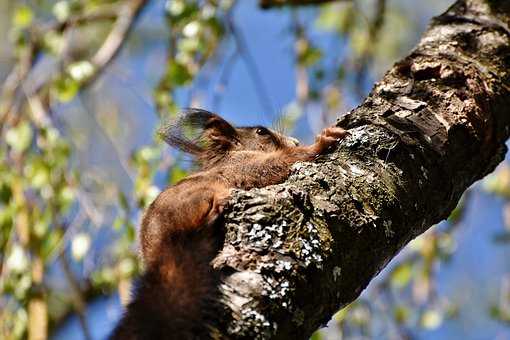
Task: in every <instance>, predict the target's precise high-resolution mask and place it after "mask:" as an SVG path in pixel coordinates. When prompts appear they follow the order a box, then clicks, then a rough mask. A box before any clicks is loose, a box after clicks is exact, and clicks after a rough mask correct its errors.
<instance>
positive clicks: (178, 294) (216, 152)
mask: <svg viewBox="0 0 510 340" xmlns="http://www.w3.org/2000/svg"><path fill="white" fill-rule="evenodd" d="M188 128H191V129H193V128H195V129H197V128H198V129H199V130H200V134H199V136H198V138H195V139H192V138H190V137H187V136H185V132H186V131H184V130H185V129H188ZM188 132H189V131H188ZM346 133H347V132H346V131H345V130H343V129H341V128H336V127H331V128H328V129H325V130H324V131H323V132H322V133H321V134H320V135H319V136H318V137H317V139H316V142H315V143H314V144H312V145H310V146H298V144H297V141H296V140H294V139H292V138H289V137H286V136H283V135H281V134H278V133H276V132H274V131H272V130H269V129H266V128H264V127H260V126H258V127H237V128H235V127H233V126H232V125H230V124H229V123H228V122H226V121H225V120H223V119H222V118H221V117H219V116H217V115H215V114H212V113H210V112H207V111H204V110H198V109H189V110H187V111H185V112H184V114H183V116H182V118H181V119H180V120H178V121H177V123H174V124H171V125H169V126H167V127H166V128H164V129H163V130H162V136H163V138H164V139H165V141H167V143H169V144H170V145H172V146H175V147H177V148H179V149H181V150H183V151H185V152H188V153H190V154H192V155H194V156H195V158H196V160H197V162H198V164H199V166H200V170H199V171H198V172H196V173H194V174H192V175H190V176H189V177H187V178H185V179H183V180H182V181H180V182H179V183H177V184H176V185H175V186H173V187H169V188H167V189H166V190H165V191H163V192H162V193H161V194H160V195H159V196H158V197H157V198H156V199H155V200H154V202H152V204H151V205H150V206H149V208H148V209H147V211H146V213H145V216H144V218H143V222H142V228H141V235H140V240H141V247H142V258H143V261H144V262H145V265H146V271H145V273H144V274H143V275H142V277H141V278H140V282H139V284H138V287H137V288H136V290H135V294H134V299H133V301H132V302H131V303H130V304H129V305H128V306H127V310H126V313H125V315H124V317H123V319H122V320H121V321H120V322H119V324H118V325H117V327H116V329H115V330H114V332H113V334H112V336H111V338H112V339H209V338H211V335H210V334H211V329H214V327H215V323H216V319H215V317H216V316H217V315H218V314H219V313H218V308H219V304H218V303H217V301H218V299H219V292H218V290H217V287H218V284H219V277H218V273H217V272H215V271H214V270H213V269H212V267H211V266H210V261H211V260H212V259H213V258H214V256H215V255H216V254H217V252H218V251H219V249H220V247H221V245H222V241H223V232H222V230H221V228H219V225H220V223H218V220H219V218H220V217H221V212H222V208H223V206H224V204H225V202H226V201H227V199H228V197H229V193H230V190H231V189H232V188H240V189H245V190H249V189H251V188H260V187H264V186H267V185H271V184H277V183H281V182H283V181H284V180H285V179H286V178H287V177H288V175H289V172H290V167H291V165H292V164H294V163H296V162H298V161H309V160H312V159H313V158H315V157H316V156H317V155H319V154H321V153H323V152H324V151H325V150H327V149H328V148H329V147H330V146H331V145H332V144H333V143H335V142H336V141H337V140H338V139H340V138H343V137H344V136H345V135H346Z"/></svg>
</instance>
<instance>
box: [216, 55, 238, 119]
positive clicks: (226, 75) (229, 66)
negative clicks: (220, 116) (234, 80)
mask: <svg viewBox="0 0 510 340" xmlns="http://www.w3.org/2000/svg"><path fill="white" fill-rule="evenodd" d="M237 58H239V50H238V49H237V48H236V49H235V51H234V52H232V54H231V55H230V56H229V57H228V59H227V60H226V61H225V65H224V66H223V70H222V72H221V74H220V79H219V80H218V84H217V85H216V87H215V89H214V93H213V98H212V108H213V110H214V111H216V112H218V111H219V110H220V105H221V101H222V99H223V93H224V92H225V90H226V89H227V88H228V83H229V81H230V76H231V74H232V70H233V69H234V65H235V64H236V62H237Z"/></svg>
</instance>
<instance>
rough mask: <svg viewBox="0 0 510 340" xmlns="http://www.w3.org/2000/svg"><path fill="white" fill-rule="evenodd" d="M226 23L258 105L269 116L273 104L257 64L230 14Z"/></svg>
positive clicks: (271, 112) (272, 111)
mask: <svg viewBox="0 0 510 340" xmlns="http://www.w3.org/2000/svg"><path fill="white" fill-rule="evenodd" d="M225 20H226V23H227V26H228V29H229V30H230V33H231V34H232V37H233V38H234V42H235V44H236V48H237V51H238V53H239V55H240V56H241V58H242V59H243V61H244V63H245V65H246V69H247V71H248V73H249V74H250V78H251V80H252V81H253V85H254V86H255V91H256V92H257V95H258V97H259V100H260V104H261V105H262V108H263V109H264V110H265V111H266V112H267V113H269V114H271V115H272V114H274V109H273V104H272V103H271V98H270V97H269V93H268V91H267V90H266V87H265V85H264V81H263V79H262V77H261V75H260V72H259V70H258V67H257V63H256V62H255V59H254V58H253V56H252V55H251V53H250V51H249V49H248V44H247V43H246V40H245V39H244V37H243V35H242V33H241V31H239V30H238V29H237V27H236V26H235V23H234V20H233V18H232V16H231V12H229V13H227V15H226V19H225Z"/></svg>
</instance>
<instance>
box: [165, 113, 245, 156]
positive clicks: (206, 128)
mask: <svg viewBox="0 0 510 340" xmlns="http://www.w3.org/2000/svg"><path fill="white" fill-rule="evenodd" d="M159 135H160V136H161V137H162V138H163V140H164V141H165V142H167V143H168V144H169V145H170V146H173V147H176V148H178V149H180V150H182V151H184V152H187V153H190V154H193V155H199V154H200V153H202V152H204V151H205V149H206V148H208V147H213V148H214V147H221V148H222V149H228V148H230V147H231V146H233V145H234V144H235V143H237V141H238V135H237V132H236V129H235V128H234V127H233V126H232V125H230V124H229V123H228V122H227V121H226V120H224V119H223V118H221V117H220V116H218V115H217V114H214V113H212V112H209V111H206V110H202V109H194V108H189V109H185V110H183V111H182V112H181V114H180V116H179V118H178V119H176V120H175V121H174V122H171V123H169V124H167V125H165V126H163V127H162V128H160V129H159ZM203 144H205V145H203Z"/></svg>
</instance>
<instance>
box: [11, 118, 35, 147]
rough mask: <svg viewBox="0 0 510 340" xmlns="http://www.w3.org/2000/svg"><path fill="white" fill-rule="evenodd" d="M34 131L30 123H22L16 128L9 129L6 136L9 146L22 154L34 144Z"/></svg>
mask: <svg viewBox="0 0 510 340" xmlns="http://www.w3.org/2000/svg"><path fill="white" fill-rule="evenodd" d="M32 137H33V131H32V127H31V126H30V124H29V123H28V122H21V123H20V124H18V125H17V126H16V127H13V128H11V129H9V130H8V131H7V133H6V135H5V140H6V142H7V144H8V145H9V146H10V147H11V148H13V149H14V150H16V151H17V152H19V153H21V152H23V151H25V150H26V149H28V147H29V146H30V144H32Z"/></svg>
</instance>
